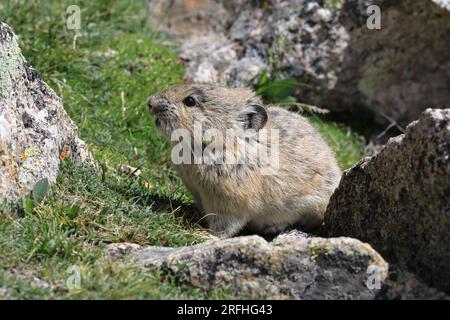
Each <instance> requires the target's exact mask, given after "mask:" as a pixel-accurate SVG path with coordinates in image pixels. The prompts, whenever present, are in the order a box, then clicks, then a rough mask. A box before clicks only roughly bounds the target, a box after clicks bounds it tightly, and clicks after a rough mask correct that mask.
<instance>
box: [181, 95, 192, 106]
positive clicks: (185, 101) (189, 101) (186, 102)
mask: <svg viewBox="0 0 450 320" xmlns="http://www.w3.org/2000/svg"><path fill="white" fill-rule="evenodd" d="M183 103H184V104H185V105H186V106H187V107H193V106H195V99H194V98H192V97H191V96H189V97H186V98H184V100H183Z"/></svg>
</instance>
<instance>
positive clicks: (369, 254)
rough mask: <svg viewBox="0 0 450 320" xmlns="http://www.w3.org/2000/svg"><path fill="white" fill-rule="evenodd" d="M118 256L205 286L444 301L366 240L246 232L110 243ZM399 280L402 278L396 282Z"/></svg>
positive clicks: (293, 295) (249, 294) (297, 295)
mask: <svg viewBox="0 0 450 320" xmlns="http://www.w3.org/2000/svg"><path fill="white" fill-rule="evenodd" d="M106 250H107V253H108V254H109V255H110V256H111V257H112V258H113V259H120V258H125V259H126V261H128V262H132V263H137V264H138V265H141V266H142V267H143V268H158V269H159V270H161V271H162V272H168V273H169V274H171V275H174V276H176V278H177V279H178V280H179V281H182V282H184V284H187V285H190V286H194V287H196V288H199V289H203V290H205V291H210V290H213V289H215V288H227V289H228V290H231V293H233V294H234V295H236V296H239V297H246V298H258V299H260V298H269V299H422V298H444V299H445V298H446V296H445V294H442V293H440V292H438V291H436V290H434V289H432V288H429V287H427V286H426V285H424V284H423V283H421V282H420V281H418V280H417V279H415V277H414V276H412V275H411V274H408V273H402V272H399V271H398V270H397V271H393V270H390V269H389V266H388V264H387V263H386V262H385V261H384V260H383V258H382V257H381V256H380V255H379V254H378V253H377V252H376V251H375V250H373V249H372V248H371V247H370V246H369V245H368V244H365V243H362V242H360V241H358V240H355V239H351V238H333V239H325V238H318V237H309V236H306V235H305V234H302V233H300V232H296V231H294V232H291V233H287V234H283V235H280V236H278V237H277V238H275V239H274V240H273V241H272V242H267V241H266V240H264V239H263V238H261V237H259V236H245V237H237V238H232V239H226V240H211V241H208V242H206V243H202V244H198V245H193V246H188V247H181V248H167V247H141V246H139V245H136V244H127V243H119V244H110V245H108V246H107V249H106ZM400 278H401V280H400V281H399V279H400Z"/></svg>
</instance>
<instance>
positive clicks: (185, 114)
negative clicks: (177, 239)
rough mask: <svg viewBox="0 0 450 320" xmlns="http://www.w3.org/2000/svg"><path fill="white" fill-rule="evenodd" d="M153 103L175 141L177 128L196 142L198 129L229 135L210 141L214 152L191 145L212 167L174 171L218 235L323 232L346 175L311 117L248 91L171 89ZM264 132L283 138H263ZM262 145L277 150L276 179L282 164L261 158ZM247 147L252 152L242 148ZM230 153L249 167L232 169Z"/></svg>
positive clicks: (194, 165)
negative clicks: (335, 193)
mask: <svg viewBox="0 0 450 320" xmlns="http://www.w3.org/2000/svg"><path fill="white" fill-rule="evenodd" d="M147 104H148V106H149V109H150V113H151V114H152V115H153V117H154V118H155V123H156V126H157V128H158V130H159V131H160V132H161V133H162V134H163V135H165V136H166V137H168V138H171V136H172V135H173V134H174V132H176V130H177V129H182V130H183V132H187V133H189V134H191V135H192V136H195V130H196V129H195V127H196V125H198V124H200V125H201V129H200V131H201V132H202V133H203V134H206V133H207V131H208V130H211V129H214V130H215V131H214V132H219V133H223V134H224V137H225V138H223V137H222V138H221V139H215V141H214V142H211V144H212V145H213V146H214V148H212V150H211V148H209V147H208V146H206V145H205V140H206V142H208V141H210V140H208V139H204V138H202V139H197V140H196V139H192V140H191V141H184V143H185V146H186V147H188V148H190V149H189V150H190V152H192V153H193V152H194V150H195V149H196V148H197V150H200V151H201V152H203V156H206V157H208V156H209V161H206V162H201V163H198V162H195V161H194V162H192V161H191V162H187V163H177V164H176V165H175V167H176V170H177V172H178V174H179V176H180V177H181V179H182V181H183V183H184V184H185V185H186V187H187V188H188V190H189V191H190V192H191V193H192V196H193V198H194V201H195V202H196V204H197V205H198V207H199V208H200V209H201V210H202V212H203V213H204V215H205V219H206V220H207V224H208V228H209V229H210V230H211V231H212V232H213V233H214V234H216V235H218V236H219V237H231V236H233V235H236V234H237V233H239V232H240V231H241V230H242V229H243V228H244V227H245V229H246V230H248V231H250V232H254V233H258V234H274V233H277V232H280V231H283V230H285V229H286V228H288V227H290V226H294V225H295V226H299V227H300V228H301V229H303V230H304V231H311V230H313V229H314V228H316V227H318V226H320V225H321V223H322V220H323V215H324V212H325V209H326V206H327V204H328V201H329V198H330V196H331V194H332V193H333V191H334V190H335V188H336V187H337V185H338V183H339V180H340V178H341V170H340V168H339V166H338V164H337V161H336V158H335V155H334V153H333V151H332V150H331V149H330V148H329V146H328V145H327V144H326V143H325V141H324V140H323V139H322V137H321V136H320V134H319V133H318V132H317V131H316V130H315V128H314V127H313V126H312V125H311V124H310V123H309V121H308V120H307V119H306V118H305V117H303V116H301V115H299V114H297V113H293V112H289V111H287V110H285V109H282V108H280V107H277V106H265V105H264V104H263V103H262V101H261V99H260V98H259V97H257V96H256V95H255V94H254V93H253V92H252V91H251V90H249V89H246V88H226V87H218V86H215V85H195V84H193V85H178V86H172V87H169V88H167V89H165V90H163V91H161V92H159V93H156V94H154V95H152V96H150V97H149V98H148V100H147ZM263 130H265V131H266V132H267V131H268V130H270V131H274V132H276V133H278V137H276V138H277V139H275V138H273V137H271V138H267V139H260V137H259V135H258V133H260V132H262V131H263ZM228 131H233V132H234V137H235V141H234V142H233V143H231V144H226V143H225V141H226V138H227V137H228V136H229V134H228ZM267 136H268V135H267ZM183 140H185V137H184V138H183ZM261 140H264V143H265V144H266V145H269V146H270V147H271V148H272V149H274V146H275V142H276V143H277V147H278V154H277V158H276V159H275V160H277V161H276V162H277V166H276V167H275V168H272V170H271V171H270V172H269V173H267V172H264V170H265V169H267V165H269V166H270V165H271V164H272V163H273V162H275V161H273V159H270V158H269V160H267V159H266V161H263V160H260V159H257V157H256V156H255V155H256V154H257V152H256V151H255V150H256V149H257V148H258V147H259V146H261V145H263V144H264V143H262V142H261ZM236 141H237V142H236ZM178 142H179V141H178ZM240 143H241V144H244V143H245V144H246V145H247V146H248V147H247V148H246V149H245V150H247V151H245V152H241V151H238V149H236V148H238V147H239V146H238V145H239V144H240ZM172 144H175V142H174V141H172ZM174 149H175V147H174V148H173V150H172V151H174ZM218 150H219V151H218ZM239 150H242V149H239ZM208 152H209V153H208ZM227 152H228V154H229V153H231V154H232V155H233V154H235V155H236V154H237V155H238V156H237V157H235V158H239V159H240V158H242V155H245V156H246V159H247V158H248V159H247V160H248V161H244V162H242V161H237V162H231V163H230V162H226V161H224V159H223V158H224V155H225V154H226V153H227ZM258 154H259V153H258ZM172 155H173V153H172ZM212 155H213V156H212ZM189 159H190V160H192V157H189ZM266 171H267V170H266Z"/></svg>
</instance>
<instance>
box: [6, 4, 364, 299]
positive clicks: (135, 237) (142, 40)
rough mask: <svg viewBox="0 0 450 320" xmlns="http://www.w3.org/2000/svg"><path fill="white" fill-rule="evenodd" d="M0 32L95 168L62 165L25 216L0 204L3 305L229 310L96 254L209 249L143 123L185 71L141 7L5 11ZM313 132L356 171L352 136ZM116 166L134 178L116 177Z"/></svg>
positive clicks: (163, 145) (164, 154)
mask: <svg viewBox="0 0 450 320" xmlns="http://www.w3.org/2000/svg"><path fill="white" fill-rule="evenodd" d="M71 4H77V5H79V6H80V8H81V30H79V31H74V30H68V29H67V28H66V26H65V16H66V8H67V6H68V5H71ZM0 20H1V21H4V22H6V23H8V24H9V25H10V26H12V27H13V29H14V31H15V32H16V34H18V35H19V36H20V46H21V48H22V53H23V55H24V56H25V57H26V59H27V60H28V62H30V63H31V64H32V65H33V66H34V67H35V68H36V69H37V70H38V71H39V72H40V74H41V75H42V77H43V78H44V79H45V81H46V82H47V83H48V84H49V85H50V86H51V87H52V88H53V89H54V90H55V92H56V93H58V95H60V96H61V97H62V100H63V103H64V107H65V109H66V111H67V112H68V114H69V115H70V117H71V118H72V119H73V120H74V121H75V122H76V123H77V125H78V127H79V130H80V136H81V138H82V139H83V140H85V141H86V142H87V143H88V145H89V148H90V150H91V151H92V153H93V155H94V157H95V159H96V161H97V162H98V164H99V167H100V169H99V170H97V171H96V172H94V171H92V170H90V169H87V168H80V167H78V166H76V165H74V164H73V163H71V162H70V161H64V162H63V164H62V167H61V170H60V173H59V176H58V179H57V182H56V183H55V184H54V185H53V186H52V190H51V194H50V195H49V196H47V197H46V198H45V199H44V200H43V201H42V202H40V203H37V204H36V205H35V206H34V208H33V210H32V211H29V210H28V211H27V210H24V209H23V208H22V207H21V205H20V204H17V205H14V206H7V205H4V204H1V203H0V299H2V298H18V299H36V298H44V299H91V298H94V299H141V298H142V299H143V298H148V299H163V298H199V299H200V298H231V297H232V295H231V294H230V293H229V292H228V291H227V290H226V289H221V288H218V289H217V290H215V291H213V292H209V293H206V292H203V291H201V290H198V289H193V288H190V287H187V286H184V285H179V283H178V281H177V279H173V278H172V277H170V276H167V275H162V274H160V273H158V272H157V271H155V270H148V271H144V270H142V269H140V268H136V267H133V266H130V265H127V264H126V263H123V262H120V261H118V262H117V261H116V262H113V261H111V260H109V259H108V257H107V256H106V255H105V253H104V246H105V244H108V243H112V242H124V241H127V242H134V243H138V244H141V245H162V246H183V245H190V244H195V243H199V242H202V241H204V240H205V239H206V236H205V232H204V231H203V230H201V229H199V228H197V227H196V226H195V225H194V224H193V222H195V221H192V220H189V219H182V218H181V216H182V215H186V214H190V213H192V212H195V208H193V206H192V200H191V198H190V196H189V195H188V193H187V192H186V190H185V188H184V187H183V185H182V184H181V181H180V179H179V178H178V177H177V176H176V175H175V174H174V172H173V170H172V169H171V167H170V157H169V155H170V153H169V146H168V143H167V142H166V141H165V140H163V139H162V138H161V137H160V136H159V135H157V134H156V130H155V127H154V125H153V123H152V122H151V120H150V118H149V117H148V116H147V109H146V105H145V100H146V97H147V96H148V95H150V94H151V93H154V92H156V91H158V90H160V89H162V88H164V87H166V86H168V85H170V84H176V83H180V82H181V81H182V74H183V67H182V66H180V65H179V64H177V60H176V57H175V54H174V53H173V52H172V51H171V50H170V48H167V47H164V46H162V45H161V44H160V43H161V42H163V41H164V38H163V37H162V36H161V35H159V34H156V33H154V32H153V31H152V30H151V29H150V28H149V26H148V25H149V24H148V21H147V7H146V5H145V0H139V1H132V2H130V1H126V0H115V1H106V0H96V1H72V0H71V1H57V0H49V1H44V0H42V1H27V0H6V1H2V2H1V3H0ZM315 123H316V125H317V126H318V127H319V129H320V130H321V132H322V133H323V134H324V137H325V138H326V139H329V140H328V141H330V142H331V144H332V146H333V148H335V150H336V152H337V154H338V157H339V158H340V161H341V165H342V166H343V167H348V166H349V165H350V164H351V163H353V162H354V161H356V160H358V159H359V157H360V155H361V147H362V145H361V143H360V142H358V141H357V140H356V139H355V137H354V135H353V133H351V132H350V131H348V130H347V129H345V130H343V129H342V128H341V127H339V126H337V125H335V124H333V123H331V122H327V121H326V120H323V119H322V120H320V121H316V122H315ZM121 164H127V165H131V166H133V167H139V168H140V169H141V171H142V174H141V175H140V176H139V177H134V176H130V175H128V174H124V173H122V172H121V171H120V170H119V167H120V165H121ZM73 266H75V267H77V268H79V270H80V271H81V288H80V289H79V290H69V289H68V288H67V280H68V279H69V276H70V275H71V273H70V270H71V267H73Z"/></svg>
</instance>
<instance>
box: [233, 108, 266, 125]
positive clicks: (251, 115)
mask: <svg viewBox="0 0 450 320" xmlns="http://www.w3.org/2000/svg"><path fill="white" fill-rule="evenodd" d="M238 121H239V123H240V124H241V127H242V129H244V130H248V129H253V130H256V131H258V130H259V129H261V128H262V127H264V126H265V124H266V122H267V111H266V109H265V108H264V107H263V106H261V105H259V104H251V105H249V106H247V107H246V108H245V109H244V111H242V112H241V114H239V116H238Z"/></svg>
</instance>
